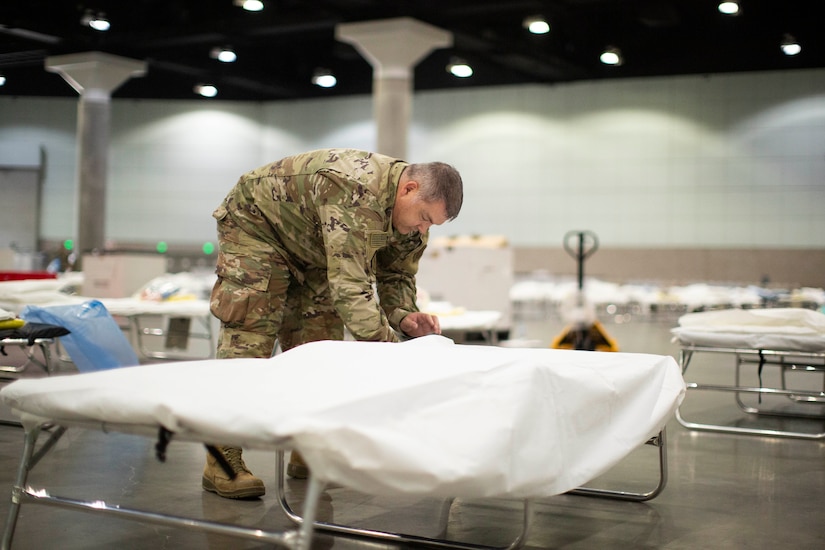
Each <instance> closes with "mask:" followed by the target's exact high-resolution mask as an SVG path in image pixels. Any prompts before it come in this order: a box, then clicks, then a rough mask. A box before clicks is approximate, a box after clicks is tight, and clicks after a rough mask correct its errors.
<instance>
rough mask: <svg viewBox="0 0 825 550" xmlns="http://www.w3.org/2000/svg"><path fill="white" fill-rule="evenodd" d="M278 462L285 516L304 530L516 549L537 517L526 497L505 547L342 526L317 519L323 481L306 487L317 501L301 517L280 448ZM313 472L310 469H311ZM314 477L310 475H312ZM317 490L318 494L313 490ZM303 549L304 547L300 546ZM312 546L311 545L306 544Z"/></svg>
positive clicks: (460, 548) (454, 548)
mask: <svg viewBox="0 0 825 550" xmlns="http://www.w3.org/2000/svg"><path fill="white" fill-rule="evenodd" d="M275 465H276V469H277V480H278V484H277V490H278V501H279V503H280V505H281V510H282V511H283V512H284V513H285V514H286V516H287V517H288V518H289V519H290V520H292V521H293V522H294V523H296V524H299V525H301V529H302V531H303V529H304V528H307V525H308V524H309V525H313V526H314V527H315V528H316V529H317V530H319V531H328V532H331V533H338V534H343V535H350V536H357V537H364V538H368V539H375V540H381V541H389V542H391V543H395V544H400V543H412V544H418V545H424V546H429V547H433V548H447V549H450V550H517V549H519V548H521V547H522V546H524V544H525V542H526V541H527V536H528V534H529V532H530V529H531V528H532V525H533V517H534V506H533V501H531V500H525V501H524V512H523V525H522V531H521V533H520V534H519V535H518V537H516V538H515V539H514V540H513V541H512V542H511V543H510V544H509V545H507V546H502V547H494V546H487V545H479V544H472V543H462V542H454V541H449V540H444V539H433V538H429V537H421V536H416V535H405V534H401V533H392V532H388V531H378V530H373V529H362V528H358V527H351V526H347V525H341V524H338V523H327V522H323V521H317V520H316V519H315V516H314V513H315V510H317V501H318V500H319V499H320V492H321V490H322V489H323V486H322V485H321V484H318V486H317V487H313V486H312V482H311V483H310V486H309V487H308V489H307V496H306V498H307V500H308V501H309V500H311V499H314V500H315V503H313V504H312V512H311V513H312V514H313V515H312V516H311V517H310V516H308V515H307V514H308V513H310V512H308V510H307V508H306V506H307V505H306V504H305V505H304V512H303V514H304V516H303V517H302V516H301V515H299V514H298V513H297V512H295V511H294V510H293V509H292V507H291V506H290V504H289V502H288V501H287V498H286V490H285V489H286V487H285V479H284V478H285V476H284V452H283V451H278V453H277V456H276V459H275ZM310 473H311V472H310ZM310 479H311V477H310ZM315 491H317V494H316V493H314V492H315ZM301 548H302V550H304V547H303V546H302V547H301ZM306 548H309V547H306Z"/></svg>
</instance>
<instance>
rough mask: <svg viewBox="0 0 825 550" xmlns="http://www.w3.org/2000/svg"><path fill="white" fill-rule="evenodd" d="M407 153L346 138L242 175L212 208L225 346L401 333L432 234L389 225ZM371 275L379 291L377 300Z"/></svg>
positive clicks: (215, 297) (227, 352)
mask: <svg viewBox="0 0 825 550" xmlns="http://www.w3.org/2000/svg"><path fill="white" fill-rule="evenodd" d="M406 166H407V163H406V162H403V161H400V160H397V159H394V158H390V157H386V156H383V155H378V154H374V153H369V152H364V151H356V150H351V149H325V150H319V151H312V152H308V153H304V154H300V155H295V156H292V157H288V158H285V159H282V160H279V161H277V162H274V163H272V164H268V165H266V166H263V167H261V168H258V169H256V170H253V171H251V172H249V173H247V174H245V175H243V176H242V177H241V179H240V180H239V181H238V183H237V184H236V185H235V187H233V188H232V190H231V191H230V192H229V194H228V195H227V196H226V198H225V199H224V201H223V203H222V204H221V205H220V206H219V207H218V208H217V209H216V210H215V212H214V213H213V216H214V217H215V218H216V219H217V220H218V241H219V255H218V263H217V274H218V280H217V282H216V283H215V287H214V288H213V290H212V298H211V310H212V313H213V314H214V315H215V316H216V317H217V318H218V319H220V320H221V322H222V323H221V335H220V341H219V343H218V357H221V358H225V357H269V356H270V355H271V354H272V350H273V348H274V346H275V342H276V338H277V339H278V340H279V341H280V344H281V348H282V349H284V350H287V349H290V348H292V347H295V346H297V345H299V344H302V343H305V342H311V341H315V340H324V339H337V340H340V339H343V335H344V326H345V325H346V328H347V329H348V330H349V331H350V333H351V334H352V335H353V336H354V337H355V339H357V340H374V341H390V342H392V341H397V340H398V336H397V335H396V333H395V332H394V330H399V324H400V322H401V320H402V319H403V318H404V317H405V316H406V315H407V314H409V313H412V312H414V311H418V309H417V307H416V305H415V292H416V290H415V273H416V271H417V270H418V261H419V259H420V258H421V255H422V253H423V251H424V248H425V246H426V235H421V234H419V233H418V232H412V233H410V234H409V235H402V234H400V233H398V232H397V231H394V229H393V227H392V210H393V206H394V204H395V196H396V189H397V187H398V182H399V179H400V177H401V172H402V171H403V170H404V168H405V167H406ZM374 285H375V288H376V289H377V291H378V296H379V297H380V305H379V303H378V302H377V300H376V297H375V293H374V290H373V289H374Z"/></svg>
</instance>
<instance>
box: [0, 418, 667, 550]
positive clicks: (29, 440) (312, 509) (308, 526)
mask: <svg viewBox="0 0 825 550" xmlns="http://www.w3.org/2000/svg"><path fill="white" fill-rule="evenodd" d="M68 426H69V425H68V424H66V423H59V422H55V423H51V422H43V423H41V424H39V425H36V426H34V427H26V430H25V441H24V446H23V453H22V457H21V460H20V464H19V466H18V470H17V475H16V478H15V483H14V485H13V487H12V492H11V507H10V508H9V514H8V517H7V519H6V525H5V531H4V533H3V539H2V544H1V545H0V548H2V550H9V549H10V548H11V545H12V540H13V538H14V532H15V527H16V524H17V518H18V515H19V512H20V507H21V505H22V504H23V503H24V502H25V503H32V504H41V505H47V506H54V507H62V508H68V509H71V510H75V511H82V512H89V513H95V514H103V515H106V516H113V517H119V518H120V519H131V520H135V521H139V522H145V523H153V524H159V525H165V526H169V527H176V528H185V529H191V530H196V531H202V532H208V533H214V534H220V535H225V536H231V537H239V538H244V539H252V540H257V541H264V542H271V543H273V544H277V545H279V546H282V547H285V548H289V549H295V550H309V548H310V545H311V540H312V536H313V533H314V531H315V530H316V529H317V530H322V531H329V532H331V533H335V534H342V535H350V536H358V537H366V538H371V539H379V540H383V541H391V542H396V543H399V542H406V543H413V544H422V545H426V546H431V547H437V548H452V549H457V550H493V549H494V548H496V547H490V546H483V545H476V544H469V543H462V542H457V541H450V540H443V539H432V538H426V537H420V536H415V535H407V534H400V533H391V532H385V531H376V530H369V529H359V528H356V527H350V526H346V525H340V524H334V523H326V522H323V521H318V520H316V513H317V508H318V502H319V500H320V496H321V492H322V490H323V484H322V483H321V482H320V481H318V480H317V479H315V478H313V476H312V474H311V472H310V477H309V479H308V480H307V483H308V487H307V493H306V497H305V499H304V502H303V505H302V513H301V514H298V513H296V512H295V511H294V510H293V508H292V507H291V506H290V504H289V503H288V502H287V498H286V495H285V491H284V487H285V483H284V459H283V456H284V453H283V450H278V452H277V454H276V469H277V494H278V500H279V502H280V505H281V508H282V510H283V511H284V512H285V513H286V515H287V516H288V517H289V518H290V519H291V520H292V521H293V522H294V523H296V524H297V525H298V527H297V528H296V529H295V530H291V531H285V532H272V531H265V530H262V529H259V528H252V527H244V526H237V525H230V524H225V523H220V522H213V521H209V520H203V519H196V518H186V517H180V516H172V515H168V514H161V513H157V512H152V511H147V510H137V509H130V508H125V507H122V506H119V505H117V504H114V505H110V504H107V503H105V502H103V501H100V500H95V501H80V500H76V499H72V498H69V497H63V496H55V495H50V494H49V493H48V492H47V491H46V489H33V488H31V487H29V486H28V485H27V480H28V476H29V473H30V472H31V471H32V469H33V468H34V467H35V466H36V465H37V463H38V462H39V461H40V459H41V458H42V457H43V456H45V455H46V454H47V453H48V452H49V450H50V449H51V448H52V447H53V446H54V445H55V443H56V442H57V441H58V440H59V439H60V438H61V437H62V436H63V434H64V433H65V432H66V431H67V429H68ZM71 426H72V427H80V428H84V429H101V427H102V428H104V429H105V431H119V432H123V433H131V434H136V435H143V436H148V437H157V433H158V430H159V428H158V427H156V426H134V425H112V424H105V425H104V426H101V425H100V423H94V422H89V423H82V422H72V423H71ZM44 434H45V435H47V439H46V440H45V441H43V442H42V444H41V445H40V446H39V448H38V440H39V439H40V438H41V436H43V435H44ZM184 440H188V439H184ZM646 443H647V445H652V446H655V447H657V449H658V458H659V472H658V473H659V475H658V483H657V484H656V486H655V487H654V488H653V489H652V490H650V491H647V492H625V491H612V490H606V489H591V488H586V487H582V488H578V489H575V490H573V491H571V493H572V494H578V495H582V496H596V497H605V498H612V499H619V500H627V501H636V502H641V501H647V500H650V499H653V498H655V497H656V496H657V495H659V493H661V492H662V490H664V488H665V485H666V484H667V441H666V437H665V430H664V429H663V430H662V431H660V432H659V433H658V434H657V435H656V436H654V437H653V438H651V439H650V440H648V441H647V442H646ZM532 523H533V501H532V500H530V499H527V500H525V501H524V512H523V524H522V530H521V533H520V534H519V535H518V537H517V538H516V539H515V540H513V542H512V543H510V544H509V545H508V546H506V547H503V549H507V550H511V549H516V548H521V547H522V546H523V545H524V543H525V542H526V540H527V536H528V534H529V531H530V528H531V525H532Z"/></svg>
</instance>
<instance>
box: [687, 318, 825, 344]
mask: <svg viewBox="0 0 825 550" xmlns="http://www.w3.org/2000/svg"><path fill="white" fill-rule="evenodd" d="M671 332H672V333H673V334H674V339H675V340H676V341H678V342H679V343H680V344H682V345H683V346H704V347H716V348H737V349H752V350H775V351H797V352H806V353H820V352H825V314H823V313H820V312H818V311H813V310H810V309H802V308H768V309H725V310H719V311H704V312H700V313H689V314H687V315H683V316H682V317H680V318H679V326H678V327H676V328H674V329H672V330H671Z"/></svg>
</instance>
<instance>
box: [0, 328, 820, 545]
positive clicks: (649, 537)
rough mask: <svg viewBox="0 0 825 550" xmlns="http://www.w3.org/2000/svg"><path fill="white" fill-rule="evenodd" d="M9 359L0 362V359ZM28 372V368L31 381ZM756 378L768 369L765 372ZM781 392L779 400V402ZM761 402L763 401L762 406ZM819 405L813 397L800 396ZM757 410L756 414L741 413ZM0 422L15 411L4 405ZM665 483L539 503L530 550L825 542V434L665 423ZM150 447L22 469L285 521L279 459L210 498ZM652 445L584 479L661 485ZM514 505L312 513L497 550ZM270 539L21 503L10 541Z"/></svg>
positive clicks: (93, 450)
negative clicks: (628, 493)
mask: <svg viewBox="0 0 825 550" xmlns="http://www.w3.org/2000/svg"><path fill="white" fill-rule="evenodd" d="M675 320H676V319H675V317H671V318H667V319H660V320H654V321H651V320H637V319H634V320H631V321H630V322H625V323H621V324H615V323H612V322H607V323H605V328H606V330H607V331H608V333H609V334H610V335H611V336H612V337H613V338H614V339H615V340H616V341H617V342H618V344H619V346H620V347H621V350H622V351H629V352H644V353H656V354H667V355H674V356H676V354H677V353H678V348H677V346H676V345H675V344H673V343H672V342H671V341H670V333H669V329H670V328H671V326H673V325H674V324H675ZM563 328H564V327H563V324H562V323H561V322H560V321H558V320H557V319H555V318H552V317H551V318H549V319H547V318H543V319H542V318H539V319H535V318H534V319H531V320H528V321H524V322H522V321H519V322H518V324H517V330H518V332H519V334H518V336H520V337H524V338H528V339H533V340H536V341H538V344H539V345H542V346H546V345H548V344H549V342H550V341H551V340H552V338H553V336H555V335H556V334H557V333H558V332H559V331H561V330H563ZM14 359H15V358H14V357H13V353H12V356H11V357H6V358H2V357H0V360H2V361H0V362H5V363H7V364H8V363H9V362H11V361H13V360H14ZM37 374H38V373H37V372H36V370H33V369H28V370H27V371H26V372H25V373H24V374H23V376H31V375H37ZM766 376H768V374H767V373H766ZM805 376H806V377H808V378H804V379H801V380H800V381H799V382H798V384H801V385H802V386H800V387H808V386H810V387H812V389H817V390H821V389H822V387H823V386H822V384H823V382H822V374H821V373H820V374H807V375H805ZM732 377H733V368H732V360H731V358H730V357H726V356H712V357H709V358H708V359H701V360H700V358H699V357H698V356H697V357H695V358H694V360H693V363H692V364H691V366H690V368H689V369H688V372H687V374H686V379H687V380H688V381H691V380H700V381H702V382H709V383H711V382H718V381H723V380H724V381H730V380H732ZM784 399H787V398H784ZM766 405H767V403H766ZM805 407H810V408H809V409H806V410H810V411H814V412H818V413H820V412H822V407H821V406H820V405H805ZM682 410H683V412H685V414H686V415H690V416H691V417H694V418H695V419H699V420H709V421H717V420H718V421H720V422H725V423H731V424H734V425H740V426H743V425H760V426H761V425H765V426H768V427H771V428H792V429H794V430H800V431H808V432H810V433H818V432H822V431H823V430H825V422H823V421H822V420H798V419H796V420H783V419H778V418H774V417H764V416H762V415H760V416H759V417H757V418H744V417H745V416H748V415H744V414H743V413H741V411H739V409H738V408H737V407H736V405H735V403H734V400H733V396H732V395H731V394H720V393H716V392H698V391H692V392H689V393H688V396H687V398H686V401H685V404H684V405H683V408H682ZM750 416H753V415H750ZM0 418H7V419H10V418H13V417H12V416H11V413H10V412H9V411H8V410H0ZM667 436H668V437H667V439H668V454H669V460H668V472H669V480H668V484H667V487H666V489H665V490H664V492H663V493H662V494H661V495H659V496H658V497H656V498H655V499H653V500H650V501H648V502H644V503H636V502H623V501H615V500H608V499H604V498H591V497H582V496H574V495H560V496H556V497H552V498H546V499H541V500H539V501H538V502H537V503H536V505H535V518H534V524H533V528H532V530H531V532H530V534H529V537H528V539H527V542H526V545H525V546H526V548H529V549H538V548H542V549H545V548H546V549H549V548H564V549H592V548H598V549H602V548H607V549H609V548H617V549H619V548H621V549H635V548H639V549H641V548H668V549H682V548H690V549H694V548H748V549H762V548H764V549H774V548H799V549H807V548H811V549H813V548H817V549H819V548H825V505H823V502H824V501H823V499H824V498H825V497H823V495H825V442H823V441H821V440H802V439H788V438H776V437H761V436H759V437H757V436H745V435H727V434H714V433H707V432H695V431H689V430H687V429H685V428H684V427H682V426H681V425H679V424H678V423H677V422H676V421H675V420H673V421H671V422H670V424H669V425H668V427H667ZM154 443H155V442H154V441H153V440H150V439H147V438H142V437H138V436H130V435H125V434H120V433H109V434H106V433H103V432H100V431H86V430H80V429H73V430H69V432H67V434H66V436H64V437H63V438H62V439H61V440H60V442H59V443H58V444H57V445H56V447H55V448H54V449H53V450H52V451H51V452H50V453H49V454H47V455H46V456H45V457H44V458H43V459H42V461H41V462H40V463H39V464H38V466H37V467H36V468H35V469H34V470H33V471H32V473H31V475H30V477H29V484H30V485H31V486H33V487H48V488H49V491H50V492H51V493H52V494H55V495H61V496H70V497H72V498H79V499H87V500H105V501H106V502H107V503H108V504H118V505H121V506H124V507H128V508H137V509H151V510H155V511H159V512H162V513H167V514H174V515H186V516H191V517H194V518H203V519H208V520H213V521H220V522H227V523H235V524H239V525H243V526H251V527H260V528H262V529H267V530H283V529H286V528H291V527H292V523H291V522H290V521H289V519H288V518H287V517H286V516H285V515H284V513H283V512H282V511H281V509H280V506H279V503H278V501H277V498H276V495H275V486H276V481H275V480H276V475H275V469H274V464H275V454H274V453H269V452H261V451H249V452H246V453H245V458H246V461H247V464H248V465H249V466H250V467H251V469H252V470H253V471H254V472H255V473H256V474H257V475H259V476H260V477H262V478H263V479H264V481H265V483H266V484H267V488H268V493H267V495H266V496H265V497H263V498H261V499H257V500H251V501H231V500H225V499H221V498H219V497H217V496H215V495H213V494H210V493H206V492H204V491H203V490H202V489H201V487H200V476H201V470H202V467H203V461H204V451H203V448H202V447H201V446H200V445H197V444H194V443H186V442H175V441H173V442H172V444H171V445H170V447H169V450H168V457H167V460H166V462H165V463H160V462H158V461H157V460H156V459H155V457H154V450H153V446H154ZM22 444H23V430H21V429H20V428H16V427H11V426H2V427H0V492H4V493H5V494H6V495H7V496H6V497H4V498H2V500H0V517H2V518H5V516H6V514H7V512H8V509H9V503H10V493H11V486H12V483H13V480H14V476H15V472H16V470H17V465H18V462H19V459H20V453H21V449H22ZM656 469H657V461H656V453H655V448H654V447H652V446H644V447H643V448H640V449H639V450H638V451H637V452H634V453H633V454H632V455H631V456H629V457H628V458H627V459H626V460H625V461H624V462H622V464H620V465H619V466H618V467H617V468H616V469H614V470H613V471H611V472H609V473H608V474H606V475H605V476H603V477H602V478H600V479H598V480H594V481H593V483H592V484H591V486H595V487H604V488H611V489H617V490H645V489H647V488H649V487H651V486H652V485H655V483H656V479H657V478H656V474H657V471H656ZM305 487H306V482H304V481H295V480H288V481H287V485H286V494H287V497H288V499H289V500H290V502H292V503H293V505H294V506H295V507H296V508H297V509H300V502H301V497H302V496H303V494H304V490H305ZM520 506H521V505H520V503H518V502H514V501H507V500H490V501H468V500H463V499H456V500H452V501H450V500H443V499H433V498H387V497H380V498H379V497H374V496H369V495H363V494H359V493H356V492H354V491H351V490H348V489H344V488H340V487H331V488H328V489H327V490H326V491H325V492H324V494H323V496H322V499H321V506H320V510H319V514H320V519H322V520H324V521H330V522H337V523H343V524H347V525H354V526H357V527H362V528H371V529H380V530H385V531H390V532H397V533H405V534H411V535H415V536H420V537H428V538H448V539H450V540H458V541H462V542H466V543H472V544H479V545H495V546H506V545H507V544H509V542H510V541H511V540H512V539H513V538H514V537H515V536H517V535H518V533H519V530H520V526H521V507H520ZM408 546H409V545H400V544H392V543H389V542H381V541H374V540H362V539H358V538H352V537H346V536H341V535H334V536H333V535H330V534H325V533H323V532H321V533H319V534H317V535H316V538H315V542H314V544H313V549H321V548H324V549H326V548H335V549H336V550H339V549H379V548H405V547H408ZM271 547H273V546H272V545H271V544H266V543H261V542H256V541H247V540H242V539H234V538H228V537H226V536H222V535H211V534H204V533H200V532H195V531H191V530H187V529H179V528H172V527H167V526H157V525H152V524H148V523H139V522H132V521H126V520H122V519H117V518H110V517H104V518H101V517H99V516H95V515H92V514H88V513H83V512H76V511H70V510H64V509H59V508H53V507H47V506H40V505H35V504H28V503H26V504H24V505H23V507H22V511H21V513H20V517H19V520H18V523H17V529H16V533H15V538H14V544H13V548H15V549H38V550H46V549H61V550H72V549H82V550H92V549H107V550H108V549H118V550H129V549H134V550H139V549H140V550H142V549H161V548H168V549H259V548H271Z"/></svg>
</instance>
